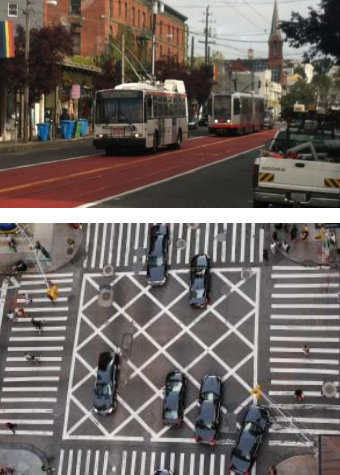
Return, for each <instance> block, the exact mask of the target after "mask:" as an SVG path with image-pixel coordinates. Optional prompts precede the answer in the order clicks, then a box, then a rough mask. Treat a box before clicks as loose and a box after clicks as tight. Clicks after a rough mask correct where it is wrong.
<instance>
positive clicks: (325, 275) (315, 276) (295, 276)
mask: <svg viewBox="0 0 340 475" xmlns="http://www.w3.org/2000/svg"><path fill="white" fill-rule="evenodd" d="M320 277H321V278H324V279H326V278H330V279H338V277H339V276H338V275H337V274H335V273H332V272H327V273H320V272H315V273H313V274H307V273H303V274H288V273H287V274H272V275H271V278H272V279H319V278H320Z"/></svg>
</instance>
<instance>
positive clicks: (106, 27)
mask: <svg viewBox="0 0 340 475" xmlns="http://www.w3.org/2000/svg"><path fill="white" fill-rule="evenodd" d="M162 10H163V11H162V12H161V9H160V8H159V9H158V11H159V13H158V14H157V21H156V60H157V59H159V58H161V57H173V58H175V59H176V60H178V61H179V62H183V61H184V60H185V58H186V45H187V25H186V24H185V21H186V20H187V18H186V17H185V16H184V15H182V14H181V13H179V12H177V11H176V10H174V9H173V8H171V7H169V6H167V5H165V4H164V8H163V9H162ZM152 18H153V15H152V1H151V0H96V1H89V0H58V5H57V6H52V5H45V24H47V25H48V24H52V23H54V22H61V23H62V24H64V25H65V26H69V28H70V31H71V34H72V38H73V51H74V54H78V55H81V56H94V55H102V54H105V53H107V52H108V51H110V47H112V46H111V44H112V42H113V41H115V40H118V44H120V41H121V36H122V34H124V36H125V41H126V40H127V38H129V39H130V44H131V45H132V48H133V50H134V54H136V56H137V57H139V59H141V60H142V61H145V62H149V61H150V60H151V36H152ZM128 47H129V46H128Z"/></svg>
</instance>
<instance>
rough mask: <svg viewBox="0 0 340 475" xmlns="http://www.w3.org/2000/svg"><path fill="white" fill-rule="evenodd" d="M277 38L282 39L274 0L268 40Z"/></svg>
mask: <svg viewBox="0 0 340 475" xmlns="http://www.w3.org/2000/svg"><path fill="white" fill-rule="evenodd" d="M273 40H278V41H282V36H281V30H280V24H279V13H278V10H277V3H276V0H275V4H274V11H273V18H272V27H271V29H270V35H269V41H273Z"/></svg>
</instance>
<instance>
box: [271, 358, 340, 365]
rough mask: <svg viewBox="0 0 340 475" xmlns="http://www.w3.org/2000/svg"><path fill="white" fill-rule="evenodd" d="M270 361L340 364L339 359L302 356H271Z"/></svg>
mask: <svg viewBox="0 0 340 475" xmlns="http://www.w3.org/2000/svg"><path fill="white" fill-rule="evenodd" d="M269 361H270V362H271V363H299V364H300V363H302V362H303V364H306V365H308V364H330V365H338V364H339V360H323V359H321V360H318V359H311V358H306V357H301V358H270V359H269Z"/></svg>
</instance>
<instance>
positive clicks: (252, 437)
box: [229, 406, 270, 475]
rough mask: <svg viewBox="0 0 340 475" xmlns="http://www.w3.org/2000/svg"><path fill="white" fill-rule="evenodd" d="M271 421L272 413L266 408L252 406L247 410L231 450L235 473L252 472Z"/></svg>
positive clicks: (231, 461)
mask: <svg viewBox="0 0 340 475" xmlns="http://www.w3.org/2000/svg"><path fill="white" fill-rule="evenodd" d="M269 421H270V415H269V411H268V410H267V409H266V408H264V407H261V406H252V407H250V408H249V409H248V410H247V412H246V414H245V416H244V418H243V421H242V424H241V430H240V433H239V435H238V438H237V440H236V443H235V447H234V448H233V449H232V451H231V457H230V466H229V469H230V470H233V472H234V473H236V474H247V475H248V474H250V470H251V467H252V466H253V464H254V462H255V461H256V458H257V454H258V451H259V449H260V447H261V443H262V439H263V436H264V434H265V432H266V428H267V426H268V425H269V424H270V422H269Z"/></svg>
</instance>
